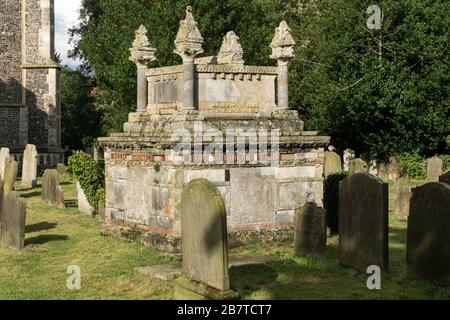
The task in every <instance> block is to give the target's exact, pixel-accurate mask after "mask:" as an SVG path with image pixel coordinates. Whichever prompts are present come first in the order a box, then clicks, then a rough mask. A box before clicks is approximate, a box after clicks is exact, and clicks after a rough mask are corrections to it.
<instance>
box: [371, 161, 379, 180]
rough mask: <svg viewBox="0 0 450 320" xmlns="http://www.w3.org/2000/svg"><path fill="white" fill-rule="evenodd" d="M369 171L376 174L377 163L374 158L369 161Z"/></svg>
mask: <svg viewBox="0 0 450 320" xmlns="http://www.w3.org/2000/svg"><path fill="white" fill-rule="evenodd" d="M369 173H370V174H371V175H373V176H378V164H377V161H376V160H371V161H370V168H369Z"/></svg>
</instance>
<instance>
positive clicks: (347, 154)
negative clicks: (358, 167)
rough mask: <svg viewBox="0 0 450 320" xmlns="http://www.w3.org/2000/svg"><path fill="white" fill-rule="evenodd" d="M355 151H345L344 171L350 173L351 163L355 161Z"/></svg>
mask: <svg viewBox="0 0 450 320" xmlns="http://www.w3.org/2000/svg"><path fill="white" fill-rule="evenodd" d="M355 157H356V156H355V151H353V150H352V149H345V150H344V157H343V158H344V171H348V170H349V168H350V161H351V160H353V159H355Z"/></svg>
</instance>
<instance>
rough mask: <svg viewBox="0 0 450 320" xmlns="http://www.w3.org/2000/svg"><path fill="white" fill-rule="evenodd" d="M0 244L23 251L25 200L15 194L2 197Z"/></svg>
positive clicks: (11, 193)
mask: <svg viewBox="0 0 450 320" xmlns="http://www.w3.org/2000/svg"><path fill="white" fill-rule="evenodd" d="M2 208H3V210H2V224H1V230H0V233H1V236H0V239H1V242H2V244H3V245H5V246H7V247H10V248H14V249H19V250H20V249H23V247H24V244H25V219H26V204H25V199H23V198H21V197H20V194H19V193H17V192H10V193H8V194H5V195H4V197H3V204H2Z"/></svg>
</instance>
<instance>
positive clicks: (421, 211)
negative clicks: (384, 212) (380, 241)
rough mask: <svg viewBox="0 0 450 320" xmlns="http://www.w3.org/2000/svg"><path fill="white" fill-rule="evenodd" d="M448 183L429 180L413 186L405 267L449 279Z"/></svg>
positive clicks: (423, 275)
mask: <svg viewBox="0 0 450 320" xmlns="http://www.w3.org/2000/svg"><path fill="white" fill-rule="evenodd" d="M449 230H450V185H447V184H445V183H441V182H432V183H428V184H426V185H424V186H421V187H417V188H415V189H413V195H412V198H411V206H410V213H409V217H408V235H407V248H406V250H407V255H406V257H407V258H406V260H407V264H408V271H409V273H410V274H411V275H413V276H418V277H421V278H424V279H429V280H438V281H444V282H447V283H450V232H449Z"/></svg>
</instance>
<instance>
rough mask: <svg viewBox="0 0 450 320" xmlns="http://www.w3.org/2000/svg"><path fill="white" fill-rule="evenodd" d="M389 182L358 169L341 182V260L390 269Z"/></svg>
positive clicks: (361, 266)
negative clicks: (359, 171) (358, 171)
mask: <svg viewBox="0 0 450 320" xmlns="http://www.w3.org/2000/svg"><path fill="white" fill-rule="evenodd" d="M388 236H389V234H388V184H387V183H383V181H381V180H380V179H378V178H377V177H375V176H372V175H370V174H368V173H357V174H354V175H351V176H349V177H347V178H345V179H344V180H343V181H341V182H340V185H339V261H340V262H341V264H343V265H346V266H350V267H353V268H356V269H358V270H360V271H363V272H366V271H367V267H369V266H371V265H376V266H379V267H380V268H381V269H384V270H387V269H388V264H389V261H388V255H389V249H388Z"/></svg>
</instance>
